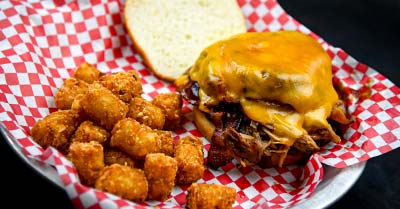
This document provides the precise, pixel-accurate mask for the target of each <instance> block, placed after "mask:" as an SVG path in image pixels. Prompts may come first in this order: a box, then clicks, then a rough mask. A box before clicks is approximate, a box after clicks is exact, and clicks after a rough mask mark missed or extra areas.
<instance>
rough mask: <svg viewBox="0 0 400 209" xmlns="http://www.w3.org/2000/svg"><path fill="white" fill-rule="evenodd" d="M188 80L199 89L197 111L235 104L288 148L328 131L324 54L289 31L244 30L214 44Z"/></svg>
mask: <svg viewBox="0 0 400 209" xmlns="http://www.w3.org/2000/svg"><path fill="white" fill-rule="evenodd" d="M189 76H190V78H191V80H193V81H196V82H198V84H199V87H200V90H199V98H200V101H199V102H200V104H199V109H200V110H202V111H205V112H208V108H209V107H210V106H215V105H218V104H220V103H221V102H234V103H240V104H241V106H242V108H243V111H244V113H245V114H246V115H247V116H248V117H249V118H250V119H252V120H254V121H257V122H260V123H262V124H265V125H266V126H271V125H272V126H273V129H274V134H276V135H278V136H279V138H280V139H282V143H283V144H286V145H288V146H291V145H292V144H293V143H294V141H295V140H296V139H297V138H299V137H300V136H302V135H304V134H307V131H309V130H313V129H321V128H329V127H330V126H329V124H328V122H327V118H328V117H329V115H330V113H331V110H332V108H333V106H334V104H335V103H336V101H337V100H338V95H337V93H336V91H335V89H334V88H333V85H332V70H331V60H330V58H329V56H328V54H327V53H326V52H325V51H324V49H323V48H322V47H321V46H320V44H319V43H318V42H317V41H316V40H314V39H313V38H311V37H309V36H307V35H305V34H302V33H300V32H294V31H279V32H252V33H250V32H249V33H244V34H239V35H236V36H233V37H231V38H230V39H227V40H222V41H219V42H217V43H215V44H213V45H211V46H209V47H207V48H206V49H205V50H204V51H203V52H202V53H201V55H200V56H199V58H198V59H197V61H196V63H195V64H194V65H193V67H192V68H191V69H190V71H189ZM262 101H264V102H262ZM268 102H272V103H276V104H284V105H288V106H290V107H291V108H289V109H290V110H287V109H285V108H279V107H277V106H273V105H270V104H268Z"/></svg>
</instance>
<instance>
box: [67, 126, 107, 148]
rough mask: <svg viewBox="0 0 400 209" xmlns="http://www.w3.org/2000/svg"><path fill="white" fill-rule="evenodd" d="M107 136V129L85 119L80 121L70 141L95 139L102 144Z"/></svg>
mask: <svg viewBox="0 0 400 209" xmlns="http://www.w3.org/2000/svg"><path fill="white" fill-rule="evenodd" d="M109 136H110V133H108V132H107V130H105V129H104V128H102V127H100V126H98V125H96V124H94V123H93V122H92V121H89V120H87V121H84V122H82V123H81V124H80V125H79V127H78V128H77V129H76V131H75V133H74V135H73V137H72V142H74V141H77V142H90V141H97V142H99V143H100V144H101V145H103V146H104V145H105V144H106V142H107V139H108V138H109Z"/></svg>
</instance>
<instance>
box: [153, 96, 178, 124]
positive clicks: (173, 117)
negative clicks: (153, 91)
mask: <svg viewBox="0 0 400 209" xmlns="http://www.w3.org/2000/svg"><path fill="white" fill-rule="evenodd" d="M152 103H153V104H155V105H156V106H158V107H160V108H161V110H162V111H163V112H164V114H165V123H164V127H163V129H164V130H173V129H174V128H176V127H177V126H179V125H180V122H181V117H182V105H183V103H182V96H181V95H180V94H176V93H163V94H159V95H157V96H156V97H155V98H154V100H153V101H152Z"/></svg>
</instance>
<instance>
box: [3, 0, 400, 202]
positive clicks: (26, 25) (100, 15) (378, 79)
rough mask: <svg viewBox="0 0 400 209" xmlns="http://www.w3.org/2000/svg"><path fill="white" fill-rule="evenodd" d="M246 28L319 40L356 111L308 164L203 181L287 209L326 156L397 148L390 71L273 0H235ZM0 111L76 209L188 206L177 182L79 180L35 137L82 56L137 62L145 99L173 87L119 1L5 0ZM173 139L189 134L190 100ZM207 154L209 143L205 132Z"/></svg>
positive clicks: (345, 160)
mask: <svg viewBox="0 0 400 209" xmlns="http://www.w3.org/2000/svg"><path fill="white" fill-rule="evenodd" d="M238 3H239V5H240V7H241V9H242V11H243V14H244V16H245V18H246V24H247V26H248V30H249V31H277V30H298V31H301V32H303V33H305V34H309V35H310V36H312V37H314V38H315V39H317V40H318V41H319V42H320V43H321V45H322V46H323V47H324V49H325V50H326V51H327V52H328V54H329V55H330V56H331V58H332V64H333V75H334V83H335V84H337V85H338V86H341V87H343V88H342V89H341V91H342V93H343V94H344V95H345V101H346V103H347V105H348V107H349V112H350V114H351V115H353V116H354V119H355V122H354V123H353V124H352V125H351V127H349V128H347V129H345V130H342V131H343V132H344V139H345V140H342V143H341V144H333V143H332V144H328V145H327V146H326V147H324V148H323V151H322V152H320V153H318V154H315V155H313V156H311V158H310V160H309V161H308V163H307V165H306V166H305V167H304V168H303V167H298V166H290V167H286V168H279V169H278V168H269V169H261V168H258V167H253V168H242V169H239V168H237V167H236V163H237V162H235V161H234V162H232V163H229V164H228V165H226V166H224V167H222V168H220V169H218V170H213V169H206V171H205V174H204V176H203V178H202V179H201V180H199V182H203V183H218V184H222V185H227V186H231V187H233V188H235V189H236V191H237V196H236V202H235V203H234V208H287V207H290V206H293V205H295V204H297V203H299V202H301V201H306V200H307V198H308V197H309V196H310V195H311V194H312V192H313V191H314V189H315V188H316V187H317V185H318V183H319V182H321V180H322V178H323V167H322V164H321V163H323V164H327V165H331V166H335V167H346V166H349V165H352V164H355V163H357V162H360V161H363V160H368V159H370V158H371V157H374V156H378V155H381V154H383V153H386V152H388V151H390V150H393V149H395V148H397V147H399V146H400V141H399V136H400V125H399V124H400V105H399V104H400V98H399V94H400V89H399V88H398V87H397V86H395V85H394V84H393V83H392V82H390V81H389V80H388V79H387V78H385V77H384V76H382V75H381V74H379V73H378V72H376V71H375V70H373V69H371V68H370V67H368V66H366V65H364V64H362V63H360V62H358V61H356V60H355V59H353V58H352V57H351V56H349V55H348V54H347V53H345V52H344V51H343V50H341V49H339V48H335V47H333V46H331V45H330V44H328V43H326V42H325V41H324V40H322V39H321V38H320V37H318V36H317V35H316V34H314V33H312V32H311V31H310V30H308V29H307V28H306V27H304V26H303V25H301V24H300V23H299V22H297V21H296V20H295V19H293V18H292V17H290V16H289V15H287V14H286V13H285V11H284V10H283V9H282V8H281V7H280V6H279V5H278V3H277V2H276V0H266V1H261V0H258V1H257V0H252V1H245V0H238ZM0 29H1V30H0V119H1V122H2V123H3V125H4V126H5V127H6V128H7V129H8V131H9V134H10V136H12V138H13V139H14V140H15V141H16V142H17V143H18V144H19V145H20V146H21V148H22V150H23V152H24V153H25V154H26V155H27V156H30V157H32V158H35V159H37V160H38V161H41V162H44V163H46V164H49V165H52V166H54V168H55V169H56V171H57V172H58V174H59V175H60V177H61V180H62V183H63V184H64V187H65V190H66V191H67V193H68V195H69V196H70V198H71V201H72V203H73V204H74V205H75V207H76V208H147V207H153V206H159V207H161V208H183V207H185V204H186V193H185V192H186V189H187V186H180V187H178V186H176V187H174V189H173V191H172V194H171V198H170V199H169V200H168V201H165V202H157V201H147V202H145V203H143V204H141V205H139V204H136V203H133V202H130V201H127V200H123V199H121V198H119V197H116V196H114V195H111V194H108V193H104V192H100V191H97V190H94V189H92V188H88V187H85V186H83V185H81V184H80V183H79V178H78V176H77V174H76V171H75V169H74V168H73V165H72V164H71V163H70V162H69V161H68V160H67V159H66V158H65V157H64V156H63V155H62V154H60V153H59V152H58V151H57V150H55V149H53V148H49V149H47V150H43V149H42V148H41V147H40V146H38V145H37V144H36V143H35V142H33V141H32V139H31V138H30V134H29V130H30V128H31V127H32V126H33V124H34V123H35V121H37V120H39V119H41V118H43V117H44V116H45V115H47V114H49V113H50V112H53V111H55V110H56V107H55V104H54V95H55V92H56V91H57V88H58V87H60V86H61V85H62V83H63V81H64V80H65V79H66V78H68V77H70V76H71V74H72V72H73V70H74V69H75V68H76V67H77V66H79V65H80V64H81V63H82V62H84V61H87V62H89V63H93V64H94V65H95V66H96V67H97V68H98V69H100V70H101V71H102V72H116V71H121V70H130V69H135V70H137V71H138V72H139V73H140V74H141V76H142V84H143V88H144V92H145V94H144V97H145V98H147V99H151V98H153V97H154V96H156V95H157V94H159V93H164V92H171V91H174V90H175V89H174V87H173V86H172V85H171V84H170V83H166V82H163V81H160V80H159V79H157V78H156V77H155V76H154V75H153V74H152V73H151V71H149V70H148V69H147V68H146V67H145V65H144V64H143V62H142V59H141V57H140V56H139V55H138V54H137V53H136V51H135V49H134V47H133V45H132V42H131V40H130V38H129V36H128V35H127V32H126V30H125V28H124V26H123V18H122V3H121V2H118V1H104V2H101V1H95V0H93V1H91V2H87V1H55V2H49V1H30V2H25V1H1V2H0ZM183 111H184V112H185V113H187V114H186V115H187V118H185V121H184V122H185V123H184V125H183V127H182V128H180V129H179V130H177V131H176V133H175V140H178V139H179V138H181V137H183V136H186V135H188V134H192V135H195V136H200V133H199V132H198V131H197V130H196V128H195V126H194V125H193V123H192V122H191V121H192V115H191V113H190V111H191V107H190V106H189V105H187V103H185V105H184V110H183ZM203 142H204V145H205V146H204V150H205V156H207V150H208V148H209V146H210V145H209V143H208V142H207V140H205V139H204V138H203Z"/></svg>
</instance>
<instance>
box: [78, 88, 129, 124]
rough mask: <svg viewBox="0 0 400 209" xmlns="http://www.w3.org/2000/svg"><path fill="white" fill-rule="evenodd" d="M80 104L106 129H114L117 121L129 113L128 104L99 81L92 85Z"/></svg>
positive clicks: (88, 114)
mask: <svg viewBox="0 0 400 209" xmlns="http://www.w3.org/2000/svg"><path fill="white" fill-rule="evenodd" d="M80 105H81V106H82V109H83V110H84V112H85V114H86V115H87V116H88V117H89V118H91V119H92V120H93V121H94V122H96V123H97V124H99V125H100V126H101V127H103V128H105V129H106V130H112V128H113V127H114V125H115V123H117V122H118V121H119V120H121V119H123V118H125V116H126V114H127V113H128V106H127V105H126V104H125V103H124V102H123V101H121V100H120V99H118V97H117V96H115V95H114V94H113V93H111V91H110V90H108V89H107V88H105V87H103V86H101V85H100V84H98V83H93V84H91V85H90V87H89V91H88V93H87V94H85V95H84V96H83V98H82V100H81V101H80Z"/></svg>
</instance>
